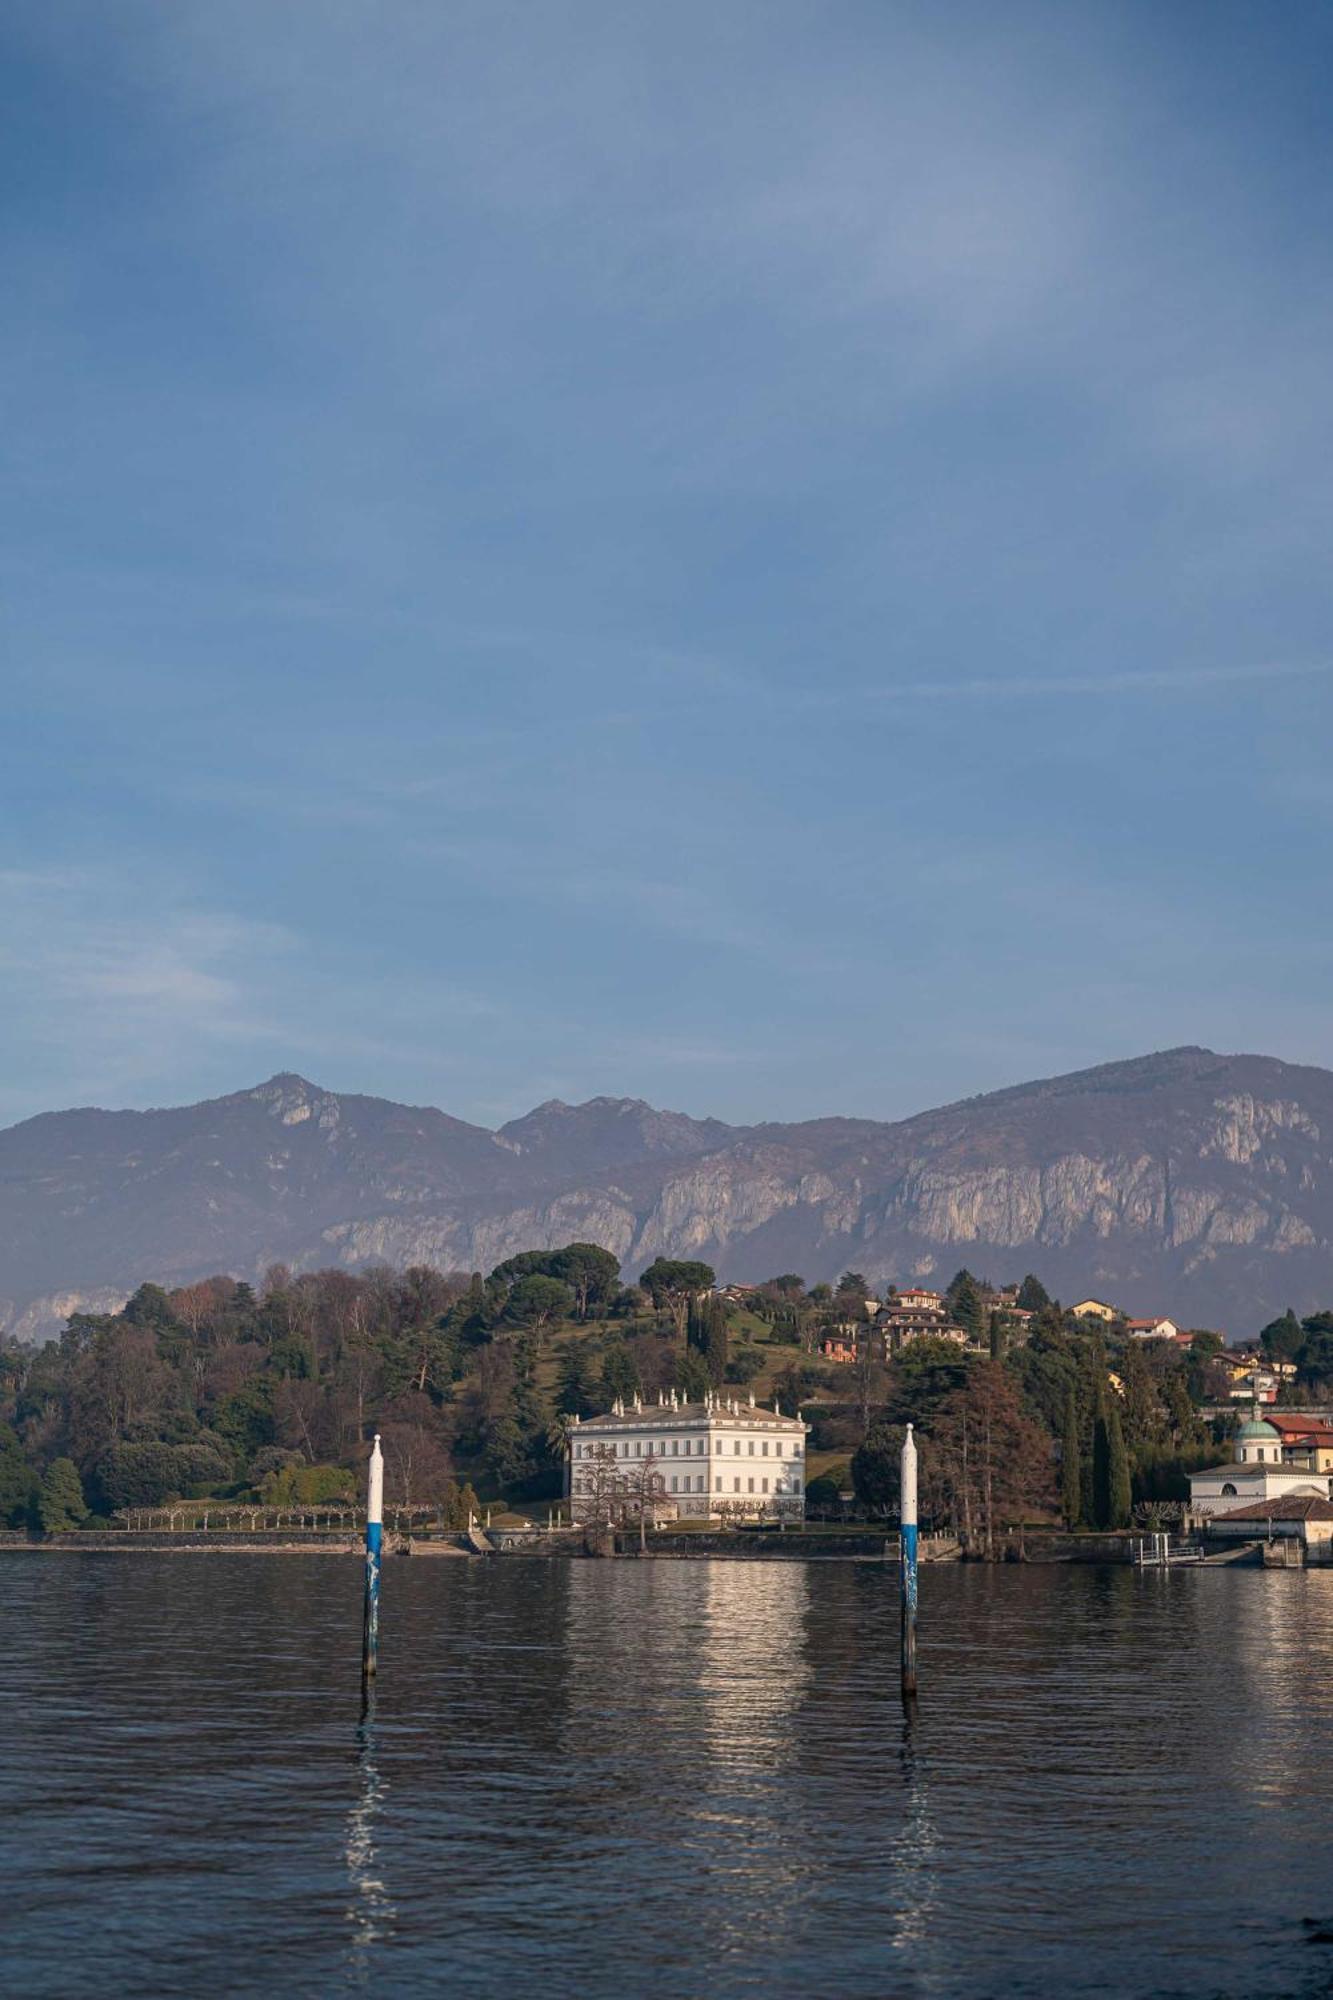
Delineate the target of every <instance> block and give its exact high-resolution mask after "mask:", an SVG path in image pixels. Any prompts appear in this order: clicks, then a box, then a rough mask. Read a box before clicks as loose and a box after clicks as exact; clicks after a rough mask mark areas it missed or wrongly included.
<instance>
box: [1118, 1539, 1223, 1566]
mask: <svg viewBox="0 0 1333 2000" xmlns="http://www.w3.org/2000/svg"><path fill="white" fill-rule="evenodd" d="M1130 1560H1131V1561H1132V1563H1133V1564H1134V1567H1135V1569H1176V1568H1178V1567H1184V1565H1186V1564H1187V1563H1188V1564H1195V1563H1201V1562H1203V1561H1204V1560H1205V1557H1204V1552H1203V1544H1202V1543H1201V1542H1198V1541H1195V1540H1192V1539H1185V1538H1181V1539H1180V1540H1176V1541H1173V1540H1172V1538H1171V1536H1170V1535H1167V1534H1156V1535H1140V1536H1139V1537H1138V1538H1137V1540H1135V1541H1134V1542H1132V1543H1131V1544H1130Z"/></svg>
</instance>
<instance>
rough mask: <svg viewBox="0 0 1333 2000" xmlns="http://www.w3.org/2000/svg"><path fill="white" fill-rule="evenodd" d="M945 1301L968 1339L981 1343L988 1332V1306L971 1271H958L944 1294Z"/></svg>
mask: <svg viewBox="0 0 1333 2000" xmlns="http://www.w3.org/2000/svg"><path fill="white" fill-rule="evenodd" d="M944 1303H945V1305H946V1306H947V1307H948V1309H949V1311H950V1313H951V1314H952V1315H953V1318H954V1319H955V1321H956V1322H957V1324H958V1325H959V1326H961V1327H962V1329H963V1331H964V1333H965V1334H966V1335H967V1337H968V1339H969V1340H973V1341H975V1342H977V1344H978V1345H980V1343H981V1341H982V1340H983V1339H984V1337H985V1333H986V1308H985V1305H984V1304H983V1302H982V1297H981V1287H980V1285H978V1283H977V1281H976V1279H975V1278H974V1277H973V1276H972V1273H971V1272H970V1271H966V1270H964V1271H960V1272H959V1273H958V1275H957V1277H956V1278H955V1279H954V1281H953V1283H952V1284H951V1285H950V1287H949V1289H948V1291H947V1292H946V1293H945V1294H944Z"/></svg>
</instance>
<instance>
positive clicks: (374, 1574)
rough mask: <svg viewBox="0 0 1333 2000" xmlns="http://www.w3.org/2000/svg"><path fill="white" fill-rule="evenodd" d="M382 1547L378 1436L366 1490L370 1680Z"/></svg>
mask: <svg viewBox="0 0 1333 2000" xmlns="http://www.w3.org/2000/svg"><path fill="white" fill-rule="evenodd" d="M383 1544H384V1457H383V1454H382V1453H381V1451H380V1435H379V1432H378V1431H376V1433H375V1442H374V1443H373V1444H372V1445H371V1447H370V1478H369V1483H368V1486H367V1490H366V1608H365V1617H364V1619H363V1621H362V1627H361V1675H362V1678H363V1679H364V1680H370V1679H371V1677H372V1676H373V1674H374V1672H375V1665H376V1661H377V1659H378V1656H379V1650H380V1555H381V1551H382V1548H383Z"/></svg>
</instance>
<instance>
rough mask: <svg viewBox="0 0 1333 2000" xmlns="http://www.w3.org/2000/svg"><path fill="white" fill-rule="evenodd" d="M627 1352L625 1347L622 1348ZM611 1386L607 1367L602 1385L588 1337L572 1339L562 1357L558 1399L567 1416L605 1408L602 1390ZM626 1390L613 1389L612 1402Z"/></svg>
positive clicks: (578, 1415) (580, 1415) (588, 1413)
mask: <svg viewBox="0 0 1333 2000" xmlns="http://www.w3.org/2000/svg"><path fill="white" fill-rule="evenodd" d="M622 1352H623V1349H622ZM606 1386H608V1385H607V1383H606V1368H605V1365H604V1366H603V1370H602V1382H601V1384H599V1382H598V1379H597V1370H596V1369H595V1368H594V1366H593V1359H592V1353H591V1351H590V1349H589V1346H588V1343H587V1341H586V1340H571V1341H570V1343H569V1345H568V1347H567V1348H566V1349H565V1351H564V1353H563V1354H562V1356H561V1357H560V1378H559V1384H558V1388H559V1393H558V1395H557V1397H556V1402H557V1405H558V1407H559V1408H560V1410H561V1411H562V1413H563V1414H564V1415H565V1416H569V1417H591V1416H593V1415H594V1414H595V1413H596V1412H597V1411H598V1410H599V1409H601V1408H603V1407H604V1406H603V1402H602V1399H601V1396H600V1394H599V1389H600V1388H603V1387H606ZM622 1393H623V1391H621V1390H618V1389H612V1390H611V1394H610V1396H609V1397H608V1398H607V1399H606V1400H607V1401H608V1402H609V1401H610V1400H612V1398H614V1397H615V1396H617V1395H620V1394H622Z"/></svg>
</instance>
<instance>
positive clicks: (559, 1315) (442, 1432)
mask: <svg viewBox="0 0 1333 2000" xmlns="http://www.w3.org/2000/svg"><path fill="white" fill-rule="evenodd" d="M714 1275H715V1274H714V1273H713V1271H712V1270H711V1269H710V1268H709V1267H708V1266H707V1265H705V1264H702V1263H700V1262H698V1261H688V1260H687V1261H683V1262H682V1261H679V1260H669V1259H663V1258H658V1259H655V1260H654V1261H653V1262H652V1263H651V1264H650V1265H648V1266H646V1267H645V1268H644V1270H643V1271H642V1272H641V1274H640V1281H639V1282H638V1283H635V1284H630V1285H626V1284H624V1283H623V1282H622V1280H621V1274H620V1271H619V1267H618V1265H617V1262H616V1259H615V1258H614V1257H613V1256H611V1255H610V1254H609V1253H607V1252H606V1251H604V1250H602V1249H600V1248H599V1247H598V1246H596V1245H593V1244H582V1243H574V1244H569V1245H565V1246H564V1247H562V1248H560V1249H557V1250H554V1251H550V1250H537V1251H531V1252H526V1253H521V1254H519V1255H516V1256H515V1257H512V1258H509V1259H506V1260H504V1261H503V1262H502V1263H500V1264H499V1265H497V1266H496V1267H495V1268H494V1269H493V1270H492V1272H491V1273H490V1275H489V1277H485V1278H483V1277H482V1276H480V1275H479V1274H466V1273H462V1272H441V1271H438V1270H435V1269H433V1268H431V1267H429V1266H416V1267H412V1268H409V1269H408V1270H406V1271H403V1272H395V1271H392V1270H390V1269H388V1268H380V1269H377V1270H373V1271H370V1272H366V1273H363V1274H359V1275H358V1274H352V1273H349V1272H346V1271H341V1270H336V1269H330V1270H322V1271H316V1272H310V1273H306V1274H301V1275H294V1274H293V1273H291V1272H290V1271H289V1270H287V1269H285V1268H284V1267H280V1266H279V1267H274V1268H273V1269H271V1270H270V1271H269V1272H268V1274H267V1276H266V1277H265V1279H264V1281H263V1282H262V1284H261V1285H260V1286H259V1287H257V1288H255V1287H251V1286H250V1285H249V1284H248V1283H246V1282H245V1281H243V1280H236V1279H233V1278H229V1277H215V1278H210V1279H207V1280H204V1281H202V1282H200V1283H197V1284H193V1285H188V1286H182V1287H179V1288H177V1289H175V1290H173V1291H170V1292H168V1291H164V1290H163V1289H162V1288H161V1287H159V1286H157V1285H154V1284H144V1285H141V1286H140V1287H139V1288H138V1289H137V1290H136V1291H135V1293H134V1294H133V1296H132V1297H131V1299H130V1300H129V1302H128V1304H127V1305H126V1306H125V1308H124V1310H123V1311H121V1312H118V1313H112V1314H82V1313H76V1314H75V1315H73V1316H72V1318H71V1319H70V1321H69V1324H68V1326H67V1327H66V1329H65V1331H64V1332H63V1333H62V1334H61V1336H60V1337H59V1338H58V1339H57V1340H53V1341H51V1342H49V1343H47V1344H46V1345H44V1346H42V1347H40V1348H34V1347H32V1346H28V1345H20V1344H18V1343H16V1342H13V1341H6V1342H4V1343H2V1344H0V1421H2V1422H3V1429H0V1522H4V1523H7V1524H8V1525H10V1526H17V1525H23V1524H25V1523H33V1524H37V1523H43V1522H44V1523H45V1524H46V1525H48V1526H53V1525H70V1524H72V1523H73V1522H74V1521H76V1520H82V1519H84V1518H86V1517H87V1516H89V1515H91V1516H92V1517H93V1518H95V1519H96V1518H101V1519H105V1518H107V1517H108V1516H110V1515H111V1514H112V1513H113V1512H114V1511H115V1510H117V1509H123V1508H127V1507H134V1506H148V1505H154V1504H157V1503H159V1502H161V1501H163V1500H166V1499H171V1498H176V1497H180V1496H189V1495H195V1496H201V1495H205V1494H214V1495H219V1496H237V1495H242V1494H257V1495H260V1496H262V1497H265V1498H270V1499H272V1498H275V1497H276V1498H283V1497H286V1498H290V1499H292V1500H294V1501H295V1500H310V1501H315V1500H320V1499H325V1500H327V1499H332V1498H334V1497H337V1496H340V1495H344V1494H345V1495H348V1496H354V1494H355V1493H356V1491H357V1490H358V1488H359V1480H360V1467H361V1464H362V1461H363V1458H364V1453H365V1449H366V1441H367V1438H368V1436H369V1434H370V1431H371V1430H372V1429H378V1430H379V1431H381V1432H382V1434H383V1437H384V1447H385V1455H386V1464H387V1476H388V1490H389V1497H390V1500H391V1502H392V1503H393V1504H396V1505H399V1506H402V1507H405V1508H437V1509H440V1510H442V1511H443V1512H445V1513H450V1512H451V1511H452V1512H456V1510H457V1506H458V1503H459V1498H460V1495H462V1494H463V1493H464V1492H465V1491H466V1490H468V1489H470V1490H471V1492H472V1493H474V1494H476V1495H479V1496H481V1497H482V1498H483V1499H486V1500H493V1501H496V1502H503V1503H518V1504H522V1503H540V1502H542V1501H544V1500H550V1499H552V1498H554V1497H555V1496H556V1495H557V1494H558V1493H559V1491H560V1486H561V1473H562V1463H563V1452H564V1440H565V1432H564V1426H565V1420H566V1419H567V1418H568V1417H569V1416H571V1415H579V1416H587V1415H591V1414H593V1413H594V1412H595V1411H598V1410H601V1409H605V1408H607V1407H608V1406H609V1404H610V1403H611V1401H612V1400H613V1399H614V1398H616V1397H624V1398H630V1397H633V1396H635V1395H642V1396H644V1397H646V1398H649V1399H651V1398H653V1397H655V1396H656V1395H657V1394H658V1393H659V1392H667V1391H670V1390H672V1389H675V1390H676V1391H677V1392H678V1393H680V1394H681V1395H682V1396H684V1397H686V1398H689V1399H697V1398H698V1397H700V1396H702V1395H703V1394H704V1393H705V1392H706V1391H707V1390H708V1389H710V1388H713V1389H723V1390H726V1389H727V1388H728V1387H730V1389H731V1390H732V1392H734V1393H737V1394H741V1395H745V1394H748V1393H751V1392H753V1393H755V1394H756V1395H757V1396H758V1397H759V1398H760V1400H765V1401H772V1400H777V1401H779V1402H781V1403H782V1405H783V1406H784V1407H785V1408H787V1409H788V1410H794V1409H796V1408H797V1407H800V1408H801V1409H802V1410H803V1412H804V1415H805V1417H806V1419H807V1421H808V1422H809V1423H810V1425H811V1436H810V1471H811V1474H812V1478H813V1483H812V1486H811V1490H810V1502H811V1506H812V1507H813V1508H816V1509H817V1508H819V1507H820V1506H821V1505H824V1506H827V1505H832V1504H834V1503H835V1502H836V1496H837V1494H838V1493H839V1492H842V1491H846V1490H847V1489H848V1488H849V1486H850V1485H852V1484H853V1483H854V1485H855V1488H856V1491H857V1493H858V1495H859V1497H860V1499H861V1501H862V1502H863V1503H864V1504H866V1505H869V1506H872V1507H873V1506H888V1505H891V1504H892V1500H893V1481H894V1478H895V1471H894V1467H895V1465H896V1451H897V1442H898V1436H899V1432H898V1430H897V1427H898V1426H900V1425H901V1424H902V1423H903V1422H905V1421H906V1420H907V1419H908V1418H909V1417H910V1418H912V1419H914V1420H915V1421H916V1422H917V1423H918V1424H919V1425H920V1426H921V1427H922V1430H923V1434H924V1436H923V1451H924V1457H923V1479H924V1488H923V1490H924V1492H925V1493H926V1495H927V1501H928V1505H929V1507H930V1508H931V1509H932V1510H934V1511H935V1512H936V1513H937V1514H939V1515H940V1516H941V1517H947V1518H952V1517H953V1516H954V1515H956V1514H957V1513H958V1512H959V1511H960V1510H961V1509H963V1508H964V1507H967V1508H968V1509H971V1508H972V1506H973V1500H974V1496H972V1495H971V1493H970V1485H969V1482H972V1481H975V1480H976V1479H977V1478H978V1477H980V1473H979V1470H978V1467H979V1466H980V1464H981V1460H980V1459H979V1458H978V1456H977V1451H978V1447H977V1442H976V1441H977V1438H978V1437H980V1436H982V1435H983V1434H984V1436H985V1438H986V1439H987V1440H988V1443H987V1448H986V1449H987V1452H988V1454H989V1461H988V1468H987V1477H986V1490H987V1494H988V1495H989V1499H988V1501H987V1506H988V1507H989V1508H990V1509H992V1510H993V1515H994V1520H995V1521H1000V1520H1006V1519H1013V1518H1023V1517H1027V1518H1041V1517H1042V1516H1043V1515H1048V1516H1051V1517H1054V1516H1055V1515H1056V1514H1059V1513H1063V1514H1064V1515H1066V1516H1068V1517H1069V1518H1071V1519H1078V1520H1098V1519H1102V1520H1105V1519H1119V1518H1120V1517H1121V1516H1123V1515H1124V1514H1125V1513H1126V1510H1127V1508H1128V1507H1129V1505H1130V1504H1131V1503H1132V1502H1133V1501H1138V1502H1140V1503H1143V1504H1147V1503H1150V1502H1152V1501H1154V1500H1156V1501H1166V1500H1170V1499H1172V1498H1174V1497H1179V1496H1180V1494H1181V1493H1182V1492H1183V1478H1182V1475H1183V1471H1184V1469H1185V1468H1186V1467H1187V1466H1188V1465H1190V1464H1192V1463H1196V1462H1198V1461H1199V1458H1200V1457H1201V1456H1203V1457H1207V1456H1208V1455H1209V1454H1210V1453H1211V1452H1215V1451H1216V1450H1217V1448H1218V1442H1219V1439H1220V1437H1221V1436H1222V1435H1223V1432H1224V1430H1225V1425H1223V1427H1222V1429H1221V1430H1219V1428H1218V1426H1217V1424H1216V1423H1210V1422H1209V1421H1206V1420H1205V1419H1204V1418H1202V1417H1201V1416H1200V1414H1199V1410H1200V1405H1201V1404H1202V1403H1204V1402H1206V1401H1208V1400H1209V1399H1214V1398H1217V1397H1219V1396H1221V1397H1225V1395H1226V1394H1227V1392H1228V1387H1229V1377H1228V1376H1227V1374H1226V1372H1225V1370H1224V1369H1222V1368H1221V1367H1220V1364H1219V1363H1218V1361H1217V1359H1216V1357H1217V1354H1218V1351H1219V1350H1220V1348H1221V1341H1220V1339H1219V1338H1218V1337H1217V1336H1216V1335H1215V1334H1210V1333H1201V1334H1199V1335H1197V1336H1196V1337H1195V1338H1194V1339H1193V1341H1192V1342H1191V1343H1190V1344H1189V1345H1188V1346H1181V1345H1178V1344H1175V1343H1169V1342H1152V1343H1144V1342H1141V1341H1137V1340H1133V1339H1130V1338H1127V1337H1126V1335H1125V1332H1124V1329H1123V1327H1116V1326H1113V1327H1111V1328H1109V1329H1105V1330H1102V1329H1098V1330H1095V1331H1094V1330H1090V1326H1089V1323H1088V1322H1086V1321H1080V1320H1076V1319H1074V1318H1073V1317H1072V1316H1071V1315H1070V1314H1068V1313H1067V1312H1065V1311H1064V1310H1063V1309H1062V1308H1061V1307H1060V1305H1059V1304H1058V1303H1057V1302H1053V1301H1051V1300H1050V1299H1049V1298H1048V1297H1047V1295H1046V1293H1045V1289H1044V1287H1042V1286H1041V1285H1040V1283H1039V1282H1038V1281H1037V1280H1036V1279H1035V1278H1029V1279H1028V1280H1027V1281H1026V1282H1025V1286H1024V1288H1023V1293H1022V1294H1021V1296H1025V1297H1026V1298H1027V1299H1028V1300H1029V1301H1030V1306H1031V1308H1033V1316H1032V1317H1031V1318H1030V1319H1029V1320H1023V1319H1020V1318H1019V1317H1018V1316H1017V1315H1016V1314H1006V1313H1005V1312H1002V1311H991V1312H987V1311H986V1310H985V1309H984V1298H985V1297H986V1293H985V1291H984V1288H983V1287H982V1286H980V1285H979V1284H978V1282H977V1281H976V1280H974V1279H973V1277H972V1276H971V1274H970V1273H968V1272H967V1271H965V1270H964V1271H960V1272H959V1273H958V1274H957V1276H956V1278H955V1280H954V1282H953V1284H952V1286H951V1287H950V1291H949V1294H948V1305H949V1310H950V1311H951V1312H952V1313H953V1315H954V1317H955V1318H956V1320H957V1321H958V1322H959V1324H960V1325H962V1326H963V1327H964V1328H965V1330H966V1331H967V1332H968V1334H969V1336H970V1341H971V1345H970V1347H969V1348H968V1349H966V1350H965V1349H964V1348H963V1347H961V1346H960V1345H958V1344H956V1343H954V1342H950V1341H941V1340H936V1339H918V1340H915V1341H913V1342H912V1343H911V1344H910V1345H908V1346H905V1347H904V1348H903V1349H902V1350H901V1352H899V1353H897V1354H896V1355H893V1356H891V1357H886V1355H885V1354H884V1352H883V1349H882V1345H877V1343H876V1340H875V1339H874V1337H873V1332H872V1328H871V1327H870V1326H869V1325H868V1324H867V1317H866V1316H867V1308H866V1303H865V1296H866V1280H865V1276H864V1274H863V1273H860V1272H853V1271H849V1272H846V1273H844V1274H843V1278H842V1280H841V1281H840V1283H839V1285H837V1286H831V1285H828V1284H819V1285H814V1286H810V1287H807V1286H806V1285H805V1283H804V1281H803V1280H802V1278H800V1277H799V1276H797V1275H796V1274H794V1273H787V1274H783V1275H781V1276H779V1277H776V1278H774V1279H771V1280H769V1281H767V1282H766V1283H765V1284H763V1285H761V1286H759V1287H757V1288H754V1289H751V1290H748V1291H746V1292H745V1293H744V1294H743V1296H741V1297H728V1296H725V1295H724V1294H722V1293H720V1292H718V1291H716V1290H714V1289H711V1288H712V1286H713V1280H714ZM838 1329H841V1330H842V1333H843V1335H844V1336H845V1337H846V1339H847V1340H848V1342H849V1343H850V1344H852V1345H854V1346H855V1348H856V1352H857V1359H856V1361H855V1363H854V1364H853V1365H850V1366H848V1365H832V1364H831V1363H830V1362H829V1361H827V1360H826V1359H825V1358H823V1356H822V1355H821V1353H820V1347H821V1344H822V1343H824V1342H826V1341H827V1340H828V1339H829V1337H830V1335H831V1334H833V1333H834V1332H835V1331H836V1330H838ZM1263 1342H1264V1347H1265V1349H1266V1351H1267V1352H1268V1353H1269V1354H1271V1355H1272V1356H1274V1357H1275V1358H1277V1357H1285V1358H1289V1359H1290V1360H1291V1361H1292V1364H1293V1368H1294V1370H1295V1372H1294V1373H1293V1374H1292V1375H1291V1376H1290V1378H1289V1380H1288V1383H1287V1385H1286V1387H1285V1389H1284V1395H1285V1396H1286V1397H1287V1399H1288V1400H1292V1401H1297V1402H1301V1401H1304V1402H1309V1401H1310V1400H1312V1399H1316V1398H1318V1397H1319V1396H1320V1395H1324V1394H1327V1393H1329V1391H1330V1388H1333V1316H1330V1315H1328V1314H1321V1315H1315V1316H1312V1317H1308V1318H1307V1319H1306V1321H1305V1322H1304V1323H1302V1322H1301V1321H1300V1320H1298V1319H1296V1318H1295V1316H1294V1315H1290V1314H1287V1315H1283V1316H1280V1317H1279V1318H1277V1319H1275V1320H1274V1321H1272V1322H1271V1323H1270V1324H1269V1325H1268V1326H1267V1327H1266V1328H1265V1329H1264V1331H1263ZM968 1425H971V1426H972V1431H971V1435H972V1441H973V1442H972V1453H971V1461H970V1470H968V1471H967V1472H966V1475H965V1474H964V1472H963V1471H962V1470H961V1469H960V1467H961V1466H962V1463H963V1458H964V1457H965V1456H966V1455H965V1454H962V1448H961V1439H962V1437H963V1435H964V1431H965V1429H966V1427H967V1426H968ZM978 1426H979V1428H978ZM1071 1467H1072V1468H1073V1470H1072V1471H1071V1470H1070V1468H1071ZM1112 1473H1114V1478H1112ZM1108 1480H1110V1481H1111V1485H1108V1483H1107V1482H1108ZM1112 1485H1113V1486H1114V1489H1115V1498H1114V1502H1113V1500H1112V1497H1111V1486H1112ZM978 1504H979V1503H978Z"/></svg>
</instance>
